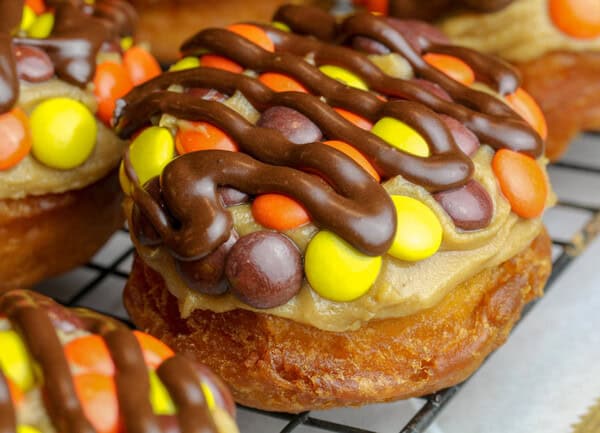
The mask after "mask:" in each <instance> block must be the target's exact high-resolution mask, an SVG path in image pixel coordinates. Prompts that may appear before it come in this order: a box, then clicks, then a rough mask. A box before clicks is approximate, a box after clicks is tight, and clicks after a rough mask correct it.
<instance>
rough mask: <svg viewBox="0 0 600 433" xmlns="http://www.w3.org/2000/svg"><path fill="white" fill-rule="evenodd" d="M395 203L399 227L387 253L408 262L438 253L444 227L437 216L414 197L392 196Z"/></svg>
mask: <svg viewBox="0 0 600 433" xmlns="http://www.w3.org/2000/svg"><path fill="white" fill-rule="evenodd" d="M392 201H393V202H394V207H395V208H396V218H397V219H398V226H397V228H396V236H395V237H394V242H393V243H392V246H391V248H390V249H389V251H388V254H390V255H391V256H393V257H396V258H397V259H400V260H406V261H409V262H415V261H419V260H423V259H426V258H427V257H430V256H432V255H433V254H435V253H436V252H437V250H438V249H439V248H440V245H441V243H442V225H441V224H440V221H439V219H438V217H437V216H436V214H435V213H434V212H433V211H432V210H431V209H430V208H429V207H427V206H426V205H425V204H423V203H422V202H420V201H419V200H416V199H414V198H412V197H406V196H400V195H393V196H392Z"/></svg>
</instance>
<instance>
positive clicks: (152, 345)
mask: <svg viewBox="0 0 600 433" xmlns="http://www.w3.org/2000/svg"><path fill="white" fill-rule="evenodd" d="M133 335H135V338H136V340H137V341H138V344H139V345H140V347H141V348H142V354H143V355H144V361H146V365H147V366H148V368H150V369H152V370H155V369H156V368H158V366H159V365H160V364H162V363H163V362H164V361H165V360H167V359H169V358H171V357H172V356H173V355H174V353H173V351H172V350H171V348H170V347H169V346H167V345H166V344H165V343H163V342H162V341H160V340H158V339H157V338H154V337H153V336H152V335H149V334H146V333H145V332H140V331H133Z"/></svg>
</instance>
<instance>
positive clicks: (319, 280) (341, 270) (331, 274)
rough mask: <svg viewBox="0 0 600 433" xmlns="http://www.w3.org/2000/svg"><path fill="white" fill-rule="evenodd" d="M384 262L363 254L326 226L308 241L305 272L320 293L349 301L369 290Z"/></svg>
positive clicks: (335, 299) (336, 299) (334, 298)
mask: <svg viewBox="0 0 600 433" xmlns="http://www.w3.org/2000/svg"><path fill="white" fill-rule="evenodd" d="M381 263H382V260H381V257H370V256H367V255H365V254H362V253H361V252H360V251H358V250H356V249H355V248H354V247H353V246H351V245H350V244H348V243H347V242H346V241H345V240H343V239H342V238H340V237H339V236H337V235H336V234H334V233H332V232H330V231H327V230H323V231H320V232H319V233H317V234H316V235H315V236H314V237H313V238H312V239H311V241H310V243H309V244H308V248H307V249H306V254H305V257H304V272H305V273H306V278H307V280H308V282H309V283H310V286H311V287H312V288H313V290H314V291H315V292H317V293H318V294H319V295H320V296H322V297H323V298H326V299H330V300H332V301H337V302H349V301H354V300H355V299H358V298H360V297H361V296H363V295H364V294H365V293H367V292H368V291H369V289H370V288H371V286H373V284H374V283H375V280H376V279H377V276H378V275H379V271H380V270H381Z"/></svg>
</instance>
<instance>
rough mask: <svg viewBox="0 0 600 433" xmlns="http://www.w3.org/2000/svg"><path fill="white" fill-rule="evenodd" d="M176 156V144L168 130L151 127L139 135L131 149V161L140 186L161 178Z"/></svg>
mask: <svg viewBox="0 0 600 433" xmlns="http://www.w3.org/2000/svg"><path fill="white" fill-rule="evenodd" d="M174 154H175V143H174V141H173V136H172V135H171V132H170V131H169V130H168V129H166V128H161V127H160V126H151V127H150V128H147V129H145V130H144V131H143V132H142V133H141V134H140V135H138V137H137V138H136V139H135V140H133V143H131V147H130V148H129V159H130V161H131V164H132V166H133V169H134V170H135V173H136V174H137V177H138V180H139V182H140V185H144V184H145V183H146V182H148V181H149V180H150V179H152V178H153V177H154V176H159V175H160V174H161V173H162V171H163V169H164V168H165V166H166V165H167V164H168V163H169V162H170V161H171V160H172V159H173V156H174Z"/></svg>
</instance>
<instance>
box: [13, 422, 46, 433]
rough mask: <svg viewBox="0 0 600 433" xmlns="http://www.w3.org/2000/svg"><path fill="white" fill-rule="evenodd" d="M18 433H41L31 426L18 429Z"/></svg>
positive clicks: (21, 426) (22, 426)
mask: <svg viewBox="0 0 600 433" xmlns="http://www.w3.org/2000/svg"><path fill="white" fill-rule="evenodd" d="M17 433H41V432H40V431H39V430H38V429H36V428H35V427H31V426H30V425H24V424H23V425H20V426H19V427H17Z"/></svg>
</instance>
